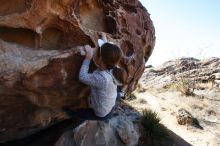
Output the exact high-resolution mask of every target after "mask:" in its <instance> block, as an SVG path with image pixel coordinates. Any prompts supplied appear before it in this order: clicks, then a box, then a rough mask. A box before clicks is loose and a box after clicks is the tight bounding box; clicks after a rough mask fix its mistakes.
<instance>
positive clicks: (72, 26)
mask: <svg viewBox="0 0 220 146" xmlns="http://www.w3.org/2000/svg"><path fill="white" fill-rule="evenodd" d="M100 32H104V33H106V35H107V38H108V40H110V41H112V42H114V43H115V44H117V45H118V46H119V47H121V49H122V50H123V52H124V54H125V56H124V58H123V59H122V60H121V62H120V66H121V67H123V68H125V69H126V70H127V72H128V74H129V76H128V79H127V83H128V84H127V85H125V86H124V89H125V91H126V92H131V91H133V90H134V89H135V87H136V84H137V81H138V80H139V78H140V77H141V75H142V73H143V71H144V64H145V62H146V61H147V60H148V58H149V57H150V55H151V53H152V50H153V48H154V43H155V32H154V27H153V24H152V21H151V19H150V16H149V13H148V12H147V10H146V9H145V8H144V7H143V6H142V5H141V3H140V2H139V1H138V0H103V1H100V0H81V1H80V0H1V5H0V142H4V141H8V140H12V139H16V138H21V137H24V136H27V135H30V134H32V133H34V132H36V131H38V130H40V129H43V128H45V127H47V126H49V125H51V124H52V123H54V122H57V121H60V120H63V119H65V118H66V117H65V116H64V114H63V113H62V111H61V107H62V106H65V105H70V106H72V107H73V108H78V107H86V106H87V97H88V94H89V88H88V87H87V86H86V85H84V84H82V83H81V82H79V80H78V73H79V69H80V66H81V63H82V60H83V58H84V57H83V56H81V55H80V54H79V53H78V52H77V50H76V49H74V48H76V46H79V45H86V44H90V45H91V46H92V47H94V48H97V39H98V38H99V33H100ZM93 69H95V65H94V64H93V65H91V70H93Z"/></svg>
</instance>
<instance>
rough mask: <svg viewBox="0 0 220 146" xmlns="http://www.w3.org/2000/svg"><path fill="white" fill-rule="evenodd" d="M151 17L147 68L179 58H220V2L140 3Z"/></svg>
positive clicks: (145, 0) (144, 0) (160, 0)
mask: <svg viewBox="0 0 220 146" xmlns="http://www.w3.org/2000/svg"><path fill="white" fill-rule="evenodd" d="M140 1H141V3H142V4H143V5H144V6H145V7H146V8H147V10H148V12H149V13H150V14H151V19H152V20H153V23H154V26H155V29H156V38H157V39H156V45H155V48H154V51H153V54H152V56H151V57H150V59H149V61H148V63H147V64H153V65H155V66H157V65H160V64H162V63H163V62H164V61H167V60H170V59H176V58H179V57H183V56H189V57H195V58H199V59H204V58H208V57H212V56H213V57H220V0H140Z"/></svg>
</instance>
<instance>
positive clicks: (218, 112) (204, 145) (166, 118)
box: [128, 83, 220, 146]
mask: <svg viewBox="0 0 220 146" xmlns="http://www.w3.org/2000/svg"><path fill="white" fill-rule="evenodd" d="M202 86H204V87H205V88H203V90H195V91H194V93H195V94H196V95H195V96H188V97H186V96H184V95H182V94H181V93H180V92H178V91H177V90H175V89H172V88H170V89H164V88H161V89H157V88H151V89H146V91H144V92H137V91H136V92H134V94H135V95H136V97H137V98H136V99H135V100H132V101H129V102H128V103H129V104H131V105H132V106H133V107H135V108H136V109H137V110H138V111H140V112H141V111H143V110H144V109H151V110H153V111H155V112H157V113H158V116H159V117H160V119H161V123H163V124H164V125H165V126H166V127H167V128H168V129H170V130H171V131H173V132H174V133H175V134H177V135H178V136H180V137H181V138H182V139H184V140H185V141H187V142H188V143H189V144H191V145H193V146H220V89H219V88H218V87H216V88H214V87H211V86H210V85H208V84H207V85H202ZM142 88H145V85H144V83H142ZM180 108H184V109H186V110H187V111H189V112H190V113H191V114H192V115H193V117H195V118H196V119H197V120H198V121H199V123H200V125H201V126H202V127H203V130H201V129H198V128H195V127H193V126H190V125H179V124H178V123H177V119H176V115H177V111H178V109H180Z"/></svg>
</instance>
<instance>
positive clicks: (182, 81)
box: [174, 76, 195, 96]
mask: <svg viewBox="0 0 220 146" xmlns="http://www.w3.org/2000/svg"><path fill="white" fill-rule="evenodd" d="M174 86H175V88H176V89H177V90H178V91H180V92H181V93H182V94H183V95H186V96H193V95H194V89H195V82H194V81H192V80H190V79H187V78H185V77H183V76H181V77H180V78H179V79H177V82H176V83H175V84H174Z"/></svg>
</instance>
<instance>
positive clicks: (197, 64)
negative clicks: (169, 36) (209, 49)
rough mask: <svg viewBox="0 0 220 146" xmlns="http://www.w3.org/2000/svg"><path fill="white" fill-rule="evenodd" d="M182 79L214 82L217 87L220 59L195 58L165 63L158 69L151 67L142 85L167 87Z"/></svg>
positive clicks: (146, 70) (219, 75)
mask: <svg viewBox="0 0 220 146" xmlns="http://www.w3.org/2000/svg"><path fill="white" fill-rule="evenodd" d="M180 78H186V79H190V80H192V82H198V83H199V82H200V83H201V82H202V83H207V82H213V84H216V86H218V85H219V80H220V58H215V57H213V58H209V59H205V60H198V59H195V58H181V59H177V60H171V61H167V62H165V63H163V64H162V65H161V66H159V67H158V68H154V67H152V66H149V67H147V68H146V69H145V72H144V75H143V76H142V79H143V80H142V83H143V84H145V85H146V86H147V87H151V86H154V87H158V88H161V87H166V86H168V85H169V84H172V83H175V82H177V80H178V79H180Z"/></svg>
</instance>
